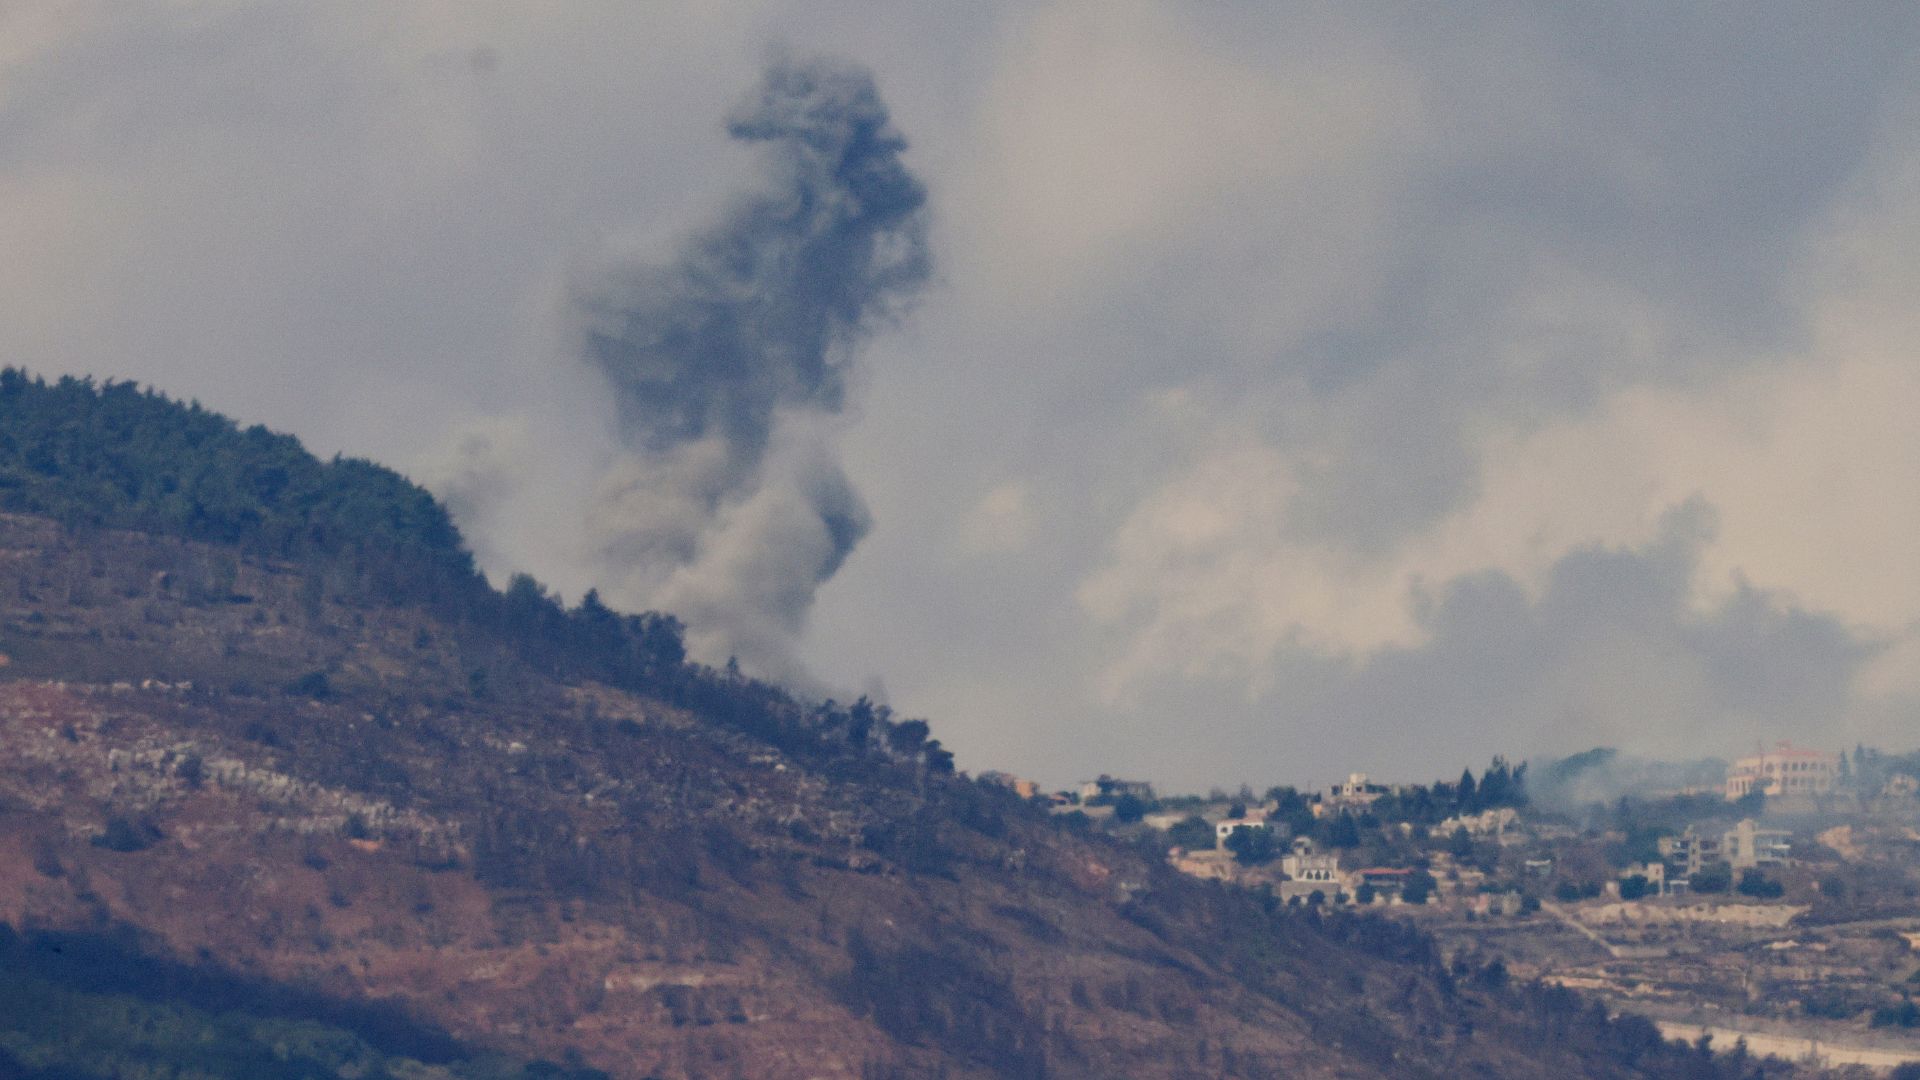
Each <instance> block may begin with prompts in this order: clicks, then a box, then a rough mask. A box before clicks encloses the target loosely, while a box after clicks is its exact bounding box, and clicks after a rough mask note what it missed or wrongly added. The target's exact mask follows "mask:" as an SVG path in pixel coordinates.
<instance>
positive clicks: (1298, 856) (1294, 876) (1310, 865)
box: [1280, 836, 1342, 885]
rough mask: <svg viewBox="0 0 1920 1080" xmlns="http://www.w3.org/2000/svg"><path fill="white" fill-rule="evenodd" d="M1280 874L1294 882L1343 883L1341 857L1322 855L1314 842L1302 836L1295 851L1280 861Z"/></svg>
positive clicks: (1329, 854)
mask: <svg viewBox="0 0 1920 1080" xmlns="http://www.w3.org/2000/svg"><path fill="white" fill-rule="evenodd" d="M1280 872H1281V873H1283V874H1285V875H1286V876H1287V877H1288V878H1289V879H1290V880H1293V881H1316V882H1322V883H1325V884H1333V885H1337V884H1339V883H1340V882H1341V880H1342V878H1341V876H1340V856H1338V855H1335V854H1333V853H1332V852H1327V853H1324V854H1323V853H1322V852H1321V851H1320V850H1319V849H1318V848H1316V847H1315V846H1314V843H1313V841H1311V840H1309V839H1307V838H1306V837H1304V836H1302V837H1300V838H1299V839H1297V840H1295V841H1294V842H1293V849H1292V850H1291V851H1289V852H1288V853H1287V854H1286V855H1284V856H1282V857H1281V859H1280Z"/></svg>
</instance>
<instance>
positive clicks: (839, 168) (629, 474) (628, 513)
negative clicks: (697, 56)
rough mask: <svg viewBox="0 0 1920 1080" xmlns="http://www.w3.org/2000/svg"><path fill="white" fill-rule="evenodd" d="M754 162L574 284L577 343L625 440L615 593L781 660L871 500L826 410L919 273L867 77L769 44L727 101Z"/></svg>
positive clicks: (835, 406)
mask: <svg viewBox="0 0 1920 1080" xmlns="http://www.w3.org/2000/svg"><path fill="white" fill-rule="evenodd" d="M727 131H728V133H729V134H730V135H732V136H733V137H734V138H736V139H740V140H743V141H746V142H750V143H756V144H758V145H759V146H760V147H761V152H762V163H763V166H764V181H763V183H762V185H761V186H760V187H759V189H758V190H756V191H753V192H750V193H747V194H744V195H742V196H740V197H739V198H737V199H736V200H735V201H734V202H733V204H732V205H731V206H730V207H729V209H728V210H727V211H726V213H725V214H723V215H722V217H721V220H720V221H719V222H718V223H716V224H715V225H713V226H711V227H709V228H707V229H706V230H704V231H702V232H700V233H697V234H696V235H694V236H693V237H692V238H691V239H690V240H689V241H688V242H687V243H686V244H685V245H684V247H683V249H682V250H681V251H680V252H679V253H678V255H677V256H676V257H675V258H674V259H673V260H672V261H671V262H669V263H667V264H666V265H647V264H632V263H629V264H626V265H616V266H614V267H612V268H610V269H607V270H604V271H602V272H600V273H599V274H597V275H595V277H594V279H593V280H591V281H588V282H585V283H583V285H582V287H581V289H580V291H579V294H578V301H577V302H578V304H579V305H580V308H581V311H582V313H583V315H584V316H585V322H586V335H585V337H586V351H587V355H588V357H589V358H590V359H591V361H592V362H593V364H594V365H595V366H596V367H597V368H598V369H599V370H600V371H601V372H602V373H603V374H604V375H605V376H606V378H607V381H608V384H609V385H610V386H611V387H612V389H613V391H614V396H615V400H616V402H617V405H618V409H619V422H620V431H621V438H622V441H623V443H624V445H625V447H626V449H627V450H628V452H629V455H628V458H627V459H626V460H624V461H622V462H620V463H619V464H618V465H617V466H616V467H615V468H613V469H611V470H610V471H609V473H608V475H607V476H606V477H605V478H604V480H603V483H602V485H601V487H602V491H601V495H602V497H601V499H600V501H599V503H598V505H597V506H596V509H595V513H594V520H593V529H594V536H595V540H596V544H597V547H598V553H599V556H600V557H601V558H602V559H603V560H604V563H605V566H604V569H605V570H607V571H610V572H611V573H612V574H613V575H614V578H613V581H614V594H615V596H616V598H617V599H619V600H621V601H623V602H625V603H629V604H649V605H655V606H660V607H664V608H667V609H668V610H672V611H674V612H676V613H677V614H679V615H681V616H682V617H683V618H685V619H687V621H688V623H689V624H690V626H691V627H692V629H693V643H694V644H695V646H696V648H700V649H702V651H704V652H706V653H707V654H708V655H709V656H710V657H712V656H718V655H720V654H721V653H722V652H725V653H729V654H737V655H739V656H740V658H741V659H742V660H743V661H745V662H748V663H750V664H751V665H754V666H756V667H758V668H759V669H760V670H762V671H766V672H767V673H769V674H774V675H792V674H793V672H792V671H790V670H783V669H786V668H788V667H789V661H788V657H787V652H788V645H789V643H790V642H791V639H792V637H793V635H794V634H795V633H796V632H797V631H798V630H799V628H800V626H801V624H802V622H803V621H804V619H805V615H806V612H807V610H808V608H809V607H810V606H811V604H812V601H813V595H814V591H815V590H816V589H817V588H818V586H819V584H820V583H821V582H823V581H825V580H826V579H827V578H828V577H830V576H831V575H832V574H833V573H834V572H835V571H836V570H837V569H838V568H839V566H840V564H841V563H842V562H843V561H844V560H845V558H846V556H847V554H848V553H849V552H850V551H851V550H852V549H853V546H854V545H855V544H857V543H858V542H859V541H860V539H861V537H862V536H864V535H865V534H866V532H867V529H868V527H869V524H870V521H869V518H868V515H867V510H866V507H865V505H864V503H862V502H861V500H860V497H859V495H858V494H857V493H856V492H855V491H854V490H853V488H852V486H851V485H850V484H849V483H848V482H847V480H846V478H845V476H844V475H843V474H842V473H841V470H840V467H839V465H838V463H837V461H836V460H835V457H834V455H833V453H832V451H831V447H830V445H828V444H829V442H830V437H831V432H830V430H829V427H830V425H828V424H826V423H824V422H823V421H824V420H825V419H827V418H831V417H832V416H833V415H835V414H837V413H838V412H839V411H840V409H841V407H842V404H843V402H844V399H845V396H846V378H847V373H848V369H849V365H850V364H851V363H852V361H853V355H854V352H855V348H856V347H857V346H858V345H859V343H860V342H861V340H862V339H863V338H864V337H865V336H866V334H867V333H868V331H869V330H870V329H871V328H872V327H873V326H874V324H875V323H876V322H877V321H880V320H884V319H885V318H886V317H887V316H888V315H890V314H892V313H894V312H896V311H897V310H899V308H900V307H901V305H903V304H904V303H906V302H908V301H909V300H911V299H912V298H913V296H914V295H915V294H917V293H918V292H919V290H920V289H921V287H922V286H923V285H924V284H925V283H926V280H927V274H928V255H927V244H926V220H925V214H924V207H925V205H926V191H925V189H924V188H923V187H922V186H921V184H920V182H919V180H917V179H916V178H915V177H914V176H913V174H912V173H910V172H908V171H907V169H906V167H905V166H904V165H903V164H902V163H901V161H900V154H901V152H902V151H903V150H904V149H905V148H906V141H905V140H904V139H902V138H901V137H900V135H899V133H898V132H896V131H895V130H894V129H893V126H892V124H891V123H890V122H889V119H888V116H887V110H886V106H885V105H884V104H883V103H882V102H881V100H880V95H879V93H878V91H877V90H876V89H875V88H874V85H873V80H872V78H871V76H869V75H868V74H867V73H866V72H864V71H861V70H859V69H856V68H852V67H848V66H845V65H842V64H835V63H829V62H824V61H814V62H809V63H795V62H786V61H783V62H779V63H776V64H775V65H773V66H772V67H771V69H770V70H768V71H767V73H766V75H765V77H764V79H763V81H762V83H761V85H760V87H759V88H758V89H757V90H755V91H754V92H753V93H752V94H751V95H750V96H749V97H748V98H747V100H746V101H744V102H743V103H742V104H741V105H740V107H739V108H737V109H736V110H735V112H734V114H733V115H732V117H731V118H730V119H729V121H728V124H727Z"/></svg>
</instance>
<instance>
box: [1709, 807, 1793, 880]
mask: <svg viewBox="0 0 1920 1080" xmlns="http://www.w3.org/2000/svg"><path fill="white" fill-rule="evenodd" d="M1792 838H1793V834H1792V833H1789V832H1787V831H1786V830H1785V829H1763V828H1761V827H1760V826H1759V825H1758V824H1756V823H1755V822H1754V820H1753V819H1752V818H1747V819H1745V820H1744V821H1742V822H1740V824H1738V825H1735V826H1734V827H1733V828H1731V829H1728V830H1727V831H1726V832H1725V833H1724V834H1722V836H1721V838H1720V857H1721V858H1723V859H1725V860H1727V865H1728V866H1731V867H1733V868H1734V869H1735V870H1749V869H1752V868H1753V867H1756V866H1779V865H1781V864H1783V863H1785V862H1786V861H1787V857H1788V855H1790V854H1791V853H1792V844H1791V843H1790V841H1791V840H1792Z"/></svg>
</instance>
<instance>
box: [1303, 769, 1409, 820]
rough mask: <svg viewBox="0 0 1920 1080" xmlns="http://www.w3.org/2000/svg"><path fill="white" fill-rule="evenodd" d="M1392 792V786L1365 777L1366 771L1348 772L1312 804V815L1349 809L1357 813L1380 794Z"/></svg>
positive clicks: (1317, 815)
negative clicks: (1345, 776) (1344, 779)
mask: <svg viewBox="0 0 1920 1080" xmlns="http://www.w3.org/2000/svg"><path fill="white" fill-rule="evenodd" d="M1392 793H1393V788H1391V787H1389V786H1387V785H1386V784H1376V783H1374V782H1373V781H1371V780H1369V779H1367V774H1366V773H1358V772H1357V773H1348V774H1347V779H1346V782H1345V783H1342V784H1335V785H1333V786H1332V787H1330V788H1328V789H1327V794H1326V797H1325V798H1323V799H1321V800H1320V801H1319V802H1317V803H1314V804H1313V816H1314V817H1325V816H1326V815H1327V814H1329V813H1338V812H1340V811H1349V810H1350V811H1353V812H1355V813H1359V812H1361V811H1364V810H1366V809H1367V808H1368V807H1370V806H1372V805H1373V804H1374V803H1375V802H1376V801H1377V800H1378V799H1379V798H1380V797H1381V796H1382V795H1390V794H1392Z"/></svg>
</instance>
